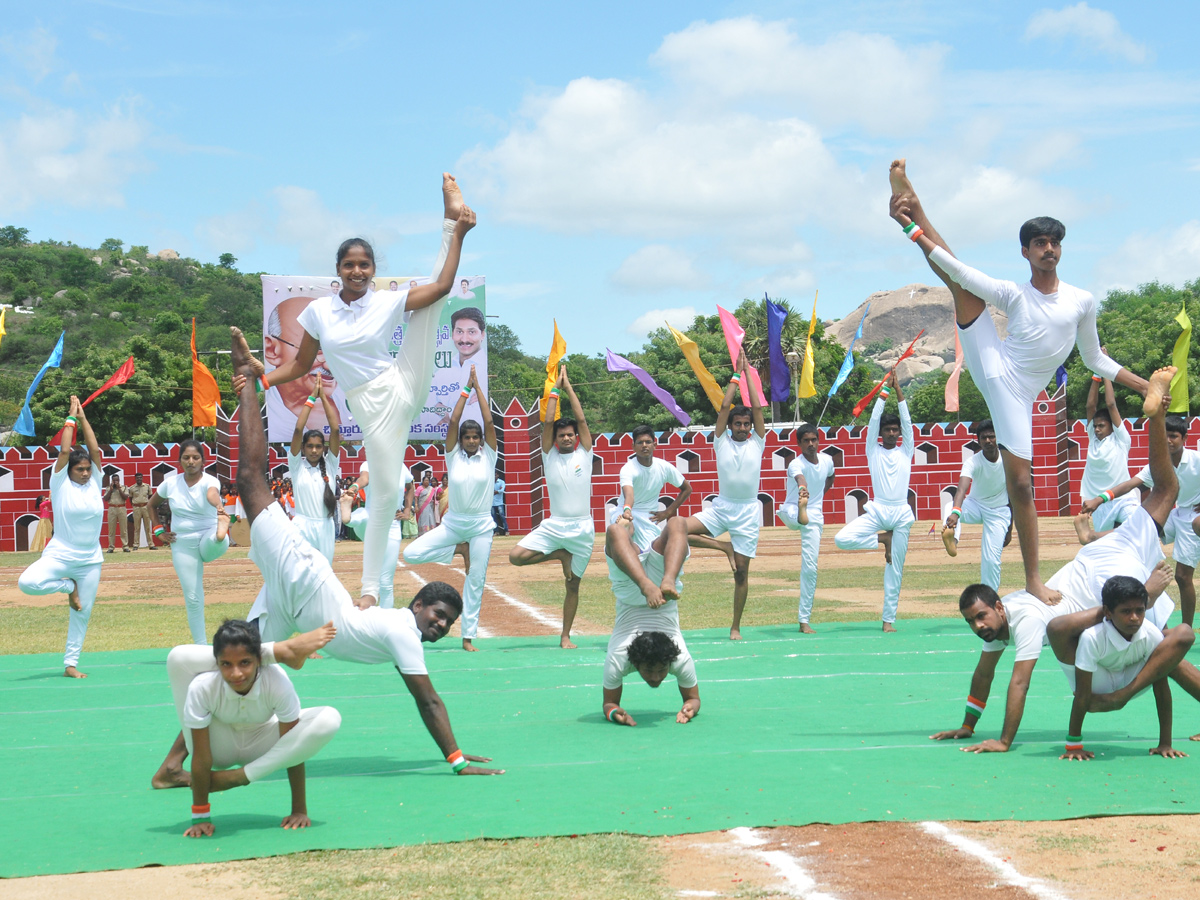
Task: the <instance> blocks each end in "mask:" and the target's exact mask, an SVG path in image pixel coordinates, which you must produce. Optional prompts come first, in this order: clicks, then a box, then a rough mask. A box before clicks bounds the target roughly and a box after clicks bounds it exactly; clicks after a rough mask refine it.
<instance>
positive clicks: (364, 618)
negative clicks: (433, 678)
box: [334, 597, 427, 675]
mask: <svg viewBox="0 0 1200 900" xmlns="http://www.w3.org/2000/svg"><path fill="white" fill-rule="evenodd" d="M340 612H341V615H340V616H338V617H337V618H336V619H335V620H334V624H335V625H336V626H337V630H338V633H337V638H336V640H337V641H338V648H337V649H338V654H337V658H338V659H344V660H348V661H350V662H357V663H391V664H392V665H394V666H395V667H396V668H397V669H399V670H400V671H401V673H403V674H405V675H424V674H426V671H427V670H426V669H425V648H424V647H422V646H421V632H420V631H418V630H417V619H416V616H414V615H413V611H412V610H411V609H409V608H408V607H407V606H402V607H399V608H398V609H382V608H381V607H378V606H371V607H368V608H367V609H359V608H358V607H356V606H355V605H354V604H353V603H352V602H350V600H349V598H348V597H347V598H346V601H345V603H343V604H342V608H341V610H340Z"/></svg>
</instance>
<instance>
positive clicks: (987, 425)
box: [971, 419, 996, 437]
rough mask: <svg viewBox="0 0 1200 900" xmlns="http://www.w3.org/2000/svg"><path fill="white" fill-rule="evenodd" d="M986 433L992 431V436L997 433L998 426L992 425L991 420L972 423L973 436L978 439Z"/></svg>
mask: <svg viewBox="0 0 1200 900" xmlns="http://www.w3.org/2000/svg"><path fill="white" fill-rule="evenodd" d="M985 431H990V432H991V433H992V434H995V433H996V426H995V425H993V424H992V420H991V419H980V420H979V421H978V422H972V423H971V434H973V435H975V436H976V437H978V436H979V435H981V434H983V433H984V432H985Z"/></svg>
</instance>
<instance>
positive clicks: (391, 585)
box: [346, 507, 453, 609]
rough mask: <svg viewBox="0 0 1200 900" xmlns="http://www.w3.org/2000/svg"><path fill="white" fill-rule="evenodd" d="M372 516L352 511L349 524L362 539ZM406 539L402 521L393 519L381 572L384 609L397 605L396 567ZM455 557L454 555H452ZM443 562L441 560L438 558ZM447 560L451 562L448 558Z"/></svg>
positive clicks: (380, 593) (380, 594) (381, 594)
mask: <svg viewBox="0 0 1200 900" xmlns="http://www.w3.org/2000/svg"><path fill="white" fill-rule="evenodd" d="M369 518H370V516H369V515H368V513H367V511H366V510H365V509H363V508H362V507H359V508H358V509H356V510H355V511H354V512H352V513H350V521H349V522H347V523H346V524H347V526H348V527H349V528H350V530H351V531H353V532H354V536H355V537H357V538H358V539H359V540H360V541H361V540H362V539H363V535H364V534H366V533H367V521H368V519H369ZM403 540H404V531H403V529H402V528H401V526H400V523H399V522H397V521H396V520H395V518H393V519H392V524H391V526H389V528H388V540H387V548H386V549H385V550H384V554H383V568H382V569H381V571H380V573H379V595H378V597H377V599H378V600H379V605H380V606H381V607H382V608H383V609H392V608H393V607H395V605H396V569H397V568H398V567H399V565H400V543H401V542H402V541H403ZM451 558H453V556H451ZM438 562H441V560H438ZM446 562H450V559H447V560H446Z"/></svg>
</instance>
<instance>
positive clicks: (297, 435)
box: [288, 378, 321, 456]
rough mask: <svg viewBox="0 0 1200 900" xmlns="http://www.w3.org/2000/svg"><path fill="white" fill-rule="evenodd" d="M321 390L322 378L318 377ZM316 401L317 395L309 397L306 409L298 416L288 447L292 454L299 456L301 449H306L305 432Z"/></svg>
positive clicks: (305, 404) (318, 385) (305, 402)
mask: <svg viewBox="0 0 1200 900" xmlns="http://www.w3.org/2000/svg"><path fill="white" fill-rule="evenodd" d="M320 391H321V379H319V378H318V379H317V393H320ZM316 402H317V398H316V397H309V398H308V399H307V400H305V401H304V409H302V410H300V414H299V415H298V416H296V428H295V430H294V431H292V445H291V447H290V448H288V449H289V451H290V452H291V454H292V456H299V455H300V451H301V450H303V449H304V432H306V431H307V430H308V417H309V416H310V415H312V411H313V407H314V406H315V405H316Z"/></svg>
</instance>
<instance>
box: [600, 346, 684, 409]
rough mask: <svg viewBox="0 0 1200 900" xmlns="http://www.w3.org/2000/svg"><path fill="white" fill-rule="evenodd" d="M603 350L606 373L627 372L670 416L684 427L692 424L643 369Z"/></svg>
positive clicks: (669, 396)
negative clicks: (606, 366)
mask: <svg viewBox="0 0 1200 900" xmlns="http://www.w3.org/2000/svg"><path fill="white" fill-rule="evenodd" d="M604 349H605V352H606V353H607V354H608V371H610V372H628V373H629V374H630V375H632V376H633V377H634V378H636V379H637V380H638V383H639V384H641V386H642V387H644V388H645V389H646V390H648V391H649V392H650V393H651V394H653V395H654V397H655V399H657V400H658V402H659V403H661V404H662V405H663V406H665V407H666V408H667V411H668V412H670V413H671V415H673V416H674V417H675V418H677V419H678V420H679V421H680V422H682V423H683V424H684V425H691V424H692V417H691V416H689V415H688V414H687V413H685V412H684V411H683V410H682V409H680V408H679V404H678V403H676V402H675V398H674V397H672V396H671V395H670V394H668V393H667V392H666V391H664V390H663V389H662V388H660V387H659V386H658V385H657V384H655V383H654V379H653V378H651V377H650V374H649V373H648V372H647V371H646V370H645V369H643V368H642V367H641V366H635V365H634V364H633V363H631V362H630V361H629V360H627V359H626V358H625V357H623V356H617V354H615V353H613V352H612V351H611V350H609V349H608V348H607V347H605V348H604Z"/></svg>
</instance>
